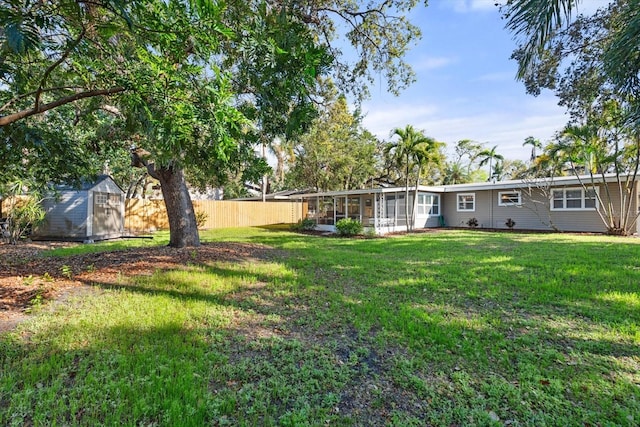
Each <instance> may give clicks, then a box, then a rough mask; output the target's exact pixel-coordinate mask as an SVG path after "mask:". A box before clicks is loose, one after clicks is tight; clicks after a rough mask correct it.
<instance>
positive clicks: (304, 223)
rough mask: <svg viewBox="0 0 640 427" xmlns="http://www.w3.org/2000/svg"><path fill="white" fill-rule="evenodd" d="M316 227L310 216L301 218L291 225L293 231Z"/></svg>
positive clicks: (308, 229) (309, 229)
mask: <svg viewBox="0 0 640 427" xmlns="http://www.w3.org/2000/svg"><path fill="white" fill-rule="evenodd" d="M315 228H316V222H315V221H314V220H312V219H310V218H305V219H301V220H300V221H298V222H297V223H295V224H293V225H292V226H291V229H292V230H293V231H311V230H313V229H315Z"/></svg>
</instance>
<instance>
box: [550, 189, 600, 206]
mask: <svg viewBox="0 0 640 427" xmlns="http://www.w3.org/2000/svg"><path fill="white" fill-rule="evenodd" d="M596 191H597V189H596V188H590V189H587V190H584V189H583V188H580V187H578V188H561V189H556V190H553V191H552V196H551V210H552V211H557V210H573V211H575V210H585V209H586V210H593V209H596V206H597V196H596Z"/></svg>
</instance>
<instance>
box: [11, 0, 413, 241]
mask: <svg viewBox="0 0 640 427" xmlns="http://www.w3.org/2000/svg"><path fill="white" fill-rule="evenodd" d="M415 4H416V2H415V1H412V0H406V1H405V0H394V1H380V2H378V3H374V4H371V5H369V7H367V8H363V9H361V8H360V6H359V5H358V4H354V3H352V2H347V1H322V2H310V3H306V2H297V3H295V4H294V3H288V2H278V1H275V2H266V1H250V2H232V3H228V4H222V3H213V2H210V1H207V0H199V1H198V0H190V1H186V0H184V1H180V0H170V1H161V0H149V1H141V0H140V1H135V0H134V1H128V2H125V1H121V0H96V1H91V2H84V1H72V0H61V1H59V2H22V1H19V0H10V1H7V2H4V3H3V5H2V6H1V8H0V25H1V27H2V31H0V49H1V50H2V52H3V55H2V57H1V58H0V104H2V105H1V106H0V111H1V114H2V116H1V117H0V126H2V127H0V132H1V133H2V135H0V137H1V138H3V139H5V140H7V139H10V140H11V141H13V144H12V145H10V146H9V148H8V149H10V150H12V153H18V152H21V151H22V149H23V148H24V145H23V144H24V142H23V141H22V138H20V137H19V136H18V134H19V133H22V134H27V133H28V132H27V131H28V130H29V129H32V130H33V129H35V127H34V124H33V123H34V121H33V120H44V121H48V117H47V115H43V113H45V112H47V111H52V110H53V109H57V108H60V107H62V106H65V105H70V104H74V105H75V104H78V103H83V102H85V101H86V103H84V104H82V105H83V106H86V107H87V109H88V108H89V106H90V105H92V106H93V108H96V109H97V108H104V107H113V108H109V110H111V111H114V112H116V113H117V114H122V115H123V116H124V117H126V124H127V127H126V129H127V130H128V132H129V135H130V138H129V140H130V142H131V144H132V145H136V148H137V149H136V150H135V151H134V153H133V157H134V158H133V161H134V163H135V164H136V165H140V166H144V167H145V168H146V169H147V170H148V171H149V173H150V174H153V175H155V176H157V177H158V178H160V180H161V183H162V187H163V188H162V190H163V193H165V202H166V203H167V210H168V214H169V217H170V224H171V243H170V244H171V245H173V246H189V245H198V244H199V239H198V236H197V228H196V226H195V218H194V215H193V207H192V205H191V201H190V199H189V196H188V192H187V187H186V178H187V177H188V178H189V179H190V180H196V181H199V182H197V184H204V183H205V182H204V181H206V180H208V181H209V182H210V183H211V182H215V181H217V180H219V179H222V178H223V177H224V176H225V175H226V174H225V171H226V170H228V169H229V167H230V165H231V163H232V161H233V160H234V159H245V160H246V158H247V156H246V153H247V152H248V151H247V150H246V149H245V146H244V145H245V144H242V143H246V144H247V145H250V144H255V143H256V141H265V140H270V139H272V138H273V137H275V136H277V135H287V134H288V132H299V131H300V130H304V129H305V126H306V125H307V124H308V123H309V121H310V120H311V119H312V118H313V116H314V103H313V102H312V100H311V95H312V94H313V91H314V86H315V79H316V77H317V76H318V75H320V74H321V73H323V72H329V71H332V72H333V73H334V74H335V76H336V80H337V82H338V84H339V85H340V87H341V88H344V89H345V90H348V91H351V93H357V94H361V95H362V94H366V86H367V84H369V83H370V82H371V81H372V78H373V77H372V76H375V75H378V73H382V74H384V75H386V77H387V80H388V83H389V90H390V91H392V92H397V91H398V90H400V89H401V88H403V87H404V86H406V85H407V84H409V83H410V82H411V81H412V73H411V70H410V68H409V67H408V66H407V65H406V64H405V63H404V62H403V60H402V57H403V55H404V53H405V52H406V50H407V48H408V46H409V45H410V44H411V43H412V42H413V41H414V40H415V39H416V38H417V37H419V31H418V30H417V28H416V27H415V26H412V25H411V24H410V23H409V22H408V21H407V19H406V18H405V17H404V15H405V13H406V12H407V11H408V10H409V9H410V8H412V7H413V6H415ZM340 30H344V31H340ZM340 35H345V36H346V37H347V39H348V40H349V41H350V42H351V45H352V46H353V48H354V49H355V50H356V51H357V52H358V53H359V54H360V56H358V57H357V58H358V59H357V60H356V62H355V63H351V64H350V63H347V62H343V61H341V55H340V53H341V52H340V50H339V48H337V47H336V46H335V39H336V37H337V36H340ZM340 45H341V46H344V44H342V43H341V44H340ZM108 96H110V97H111V98H106V97H108ZM235 106H239V110H238V109H237V108H235ZM87 111H88V110H87ZM274 118H276V119H277V120H273V119H274ZM247 119H248V120H247ZM24 120H27V121H26V122H24ZM25 126H26V127H27V128H28V129H27V130H23V129H20V128H21V127H25ZM254 127H257V129H258V131H257V132H252V129H256V128H254ZM61 139H62V138H61ZM47 144H49V142H46V141H45V146H46V145H47ZM65 150H66V148H65V147H64V146H62V147H61V153H63V154H64V151H65ZM30 153H35V150H31V151H30ZM264 166H265V165H264V162H262V164H261V163H260V162H257V163H256V164H255V167H252V168H250V170H251V171H253V172H252V174H253V173H258V171H259V170H263V171H264Z"/></svg>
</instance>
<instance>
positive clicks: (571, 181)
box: [290, 173, 640, 199]
mask: <svg viewBox="0 0 640 427" xmlns="http://www.w3.org/2000/svg"><path fill="white" fill-rule="evenodd" d="M618 176H619V177H622V178H623V179H624V178H626V176H627V175H618ZM618 176H617V175H616V174H615V173H612V174H605V175H604V180H605V181H606V182H615V181H616V179H617V178H618ZM639 178H640V177H639ZM602 180H603V176H602V175H597V176H596V175H594V176H593V182H594V183H595V184H598V183H601V182H602ZM591 182H592V177H591V176H589V175H582V176H579V177H576V176H559V177H553V178H530V179H516V180H507V181H498V182H473V183H468V184H450V185H431V186H427V185H420V186H418V191H422V192H426V193H460V192H468V191H482V190H513V189H518V188H520V189H522V188H531V187H540V186H553V187H563V186H567V185H581V183H584V184H586V185H588V184H589V183H591ZM404 191H406V189H405V187H385V188H382V187H378V188H363V189H358V190H341V191H327V192H315V193H305V194H297V195H295V196H290V198H292V199H293V198H295V199H302V198H308V197H317V196H329V197H331V196H347V195H360V194H379V193H397V192H404ZM409 191H415V186H413V187H409Z"/></svg>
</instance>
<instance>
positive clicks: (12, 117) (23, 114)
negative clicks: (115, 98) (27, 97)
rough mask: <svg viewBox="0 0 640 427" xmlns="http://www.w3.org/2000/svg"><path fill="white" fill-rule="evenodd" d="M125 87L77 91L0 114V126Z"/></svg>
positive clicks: (121, 89)
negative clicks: (54, 99) (26, 107)
mask: <svg viewBox="0 0 640 427" xmlns="http://www.w3.org/2000/svg"><path fill="white" fill-rule="evenodd" d="M125 90H126V89H125V88H124V87H122V86H116V87H112V88H109V89H96V90H88V91H86V92H79V93H76V94H73V95H70V96H65V97H64V98H60V99H58V100H57V101H53V102H50V103H48V104H44V105H39V106H37V107H34V108H31V109H28V110H22V111H18V112H17V113H13V114H9V115H6V116H0V126H6V125H9V124H11V123H13V122H17V121H18V120H21V119H24V118H27V117H31V116H34V115H36V114H40V113H44V112H45V111H48V110H51V109H53V108H56V107H59V106H61V105H65V104H69V103H71V102H75V101H78V100H80V99H85V98H91V97H94V96H108V95H114V94H116V93H120V92H124V91H125Z"/></svg>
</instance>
